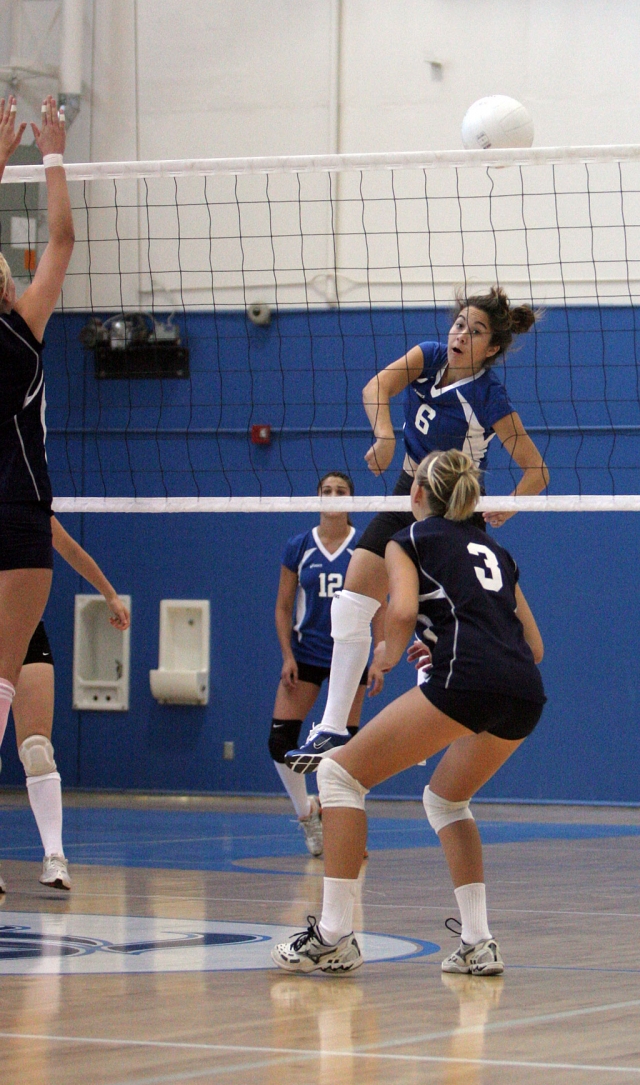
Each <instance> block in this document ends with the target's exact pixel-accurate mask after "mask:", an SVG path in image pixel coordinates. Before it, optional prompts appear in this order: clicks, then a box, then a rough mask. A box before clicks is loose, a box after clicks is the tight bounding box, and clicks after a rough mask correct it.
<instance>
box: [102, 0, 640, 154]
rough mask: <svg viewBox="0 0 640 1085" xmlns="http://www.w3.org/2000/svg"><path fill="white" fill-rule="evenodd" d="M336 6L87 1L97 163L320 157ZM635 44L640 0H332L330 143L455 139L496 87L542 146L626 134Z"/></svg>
mask: <svg viewBox="0 0 640 1085" xmlns="http://www.w3.org/2000/svg"><path fill="white" fill-rule="evenodd" d="M334 3H335V0H232V2H230V0H160V2H159V0H138V3H137V13H138V15H137V27H135V26H134V5H133V4H132V3H131V2H130V0H129V2H128V0H95V3H94V20H95V30H94V55H93V103H92V104H93V125H92V132H93V134H92V147H91V150H92V157H93V158H94V159H96V160H100V159H101V160H105V159H117V158H122V157H136V156H138V157H140V158H179V157H217V156H236V155H237V156H244V155H260V154H306V153H322V152H326V151H328V150H329V149H330V123H329V115H330V114H329V111H330V97H331V84H332V66H331V40H332V37H331V25H332V24H331V15H332V8H333V7H334ZM639 40H640V5H638V4H637V2H636V0H616V3H615V5H612V4H611V3H610V2H607V0H554V3H551V4H550V3H549V2H548V0H342V34H341V43H342V79H341V102H340V118H341V148H340V149H341V150H343V151H351V152H358V151H374V150H378V151H383V150H421V149H424V150H434V149H442V148H455V147H459V146H460V122H461V120H462V117H463V115H464V112H465V110H466V108H467V107H468V106H469V105H470V104H471V102H473V101H475V100H476V99H477V98H480V97H483V96H484V95H486V94H492V93H505V94H511V95H513V96H514V97H516V98H518V99H519V100H520V101H522V102H524V104H525V105H527V106H528V108H529V109H530V111H531V113H532V115H533V118H534V122H535V125H536V141H535V142H536V144H537V145H538V146H542V145H557V144H585V143H587V144H588V143H591V144H595V143H633V142H636V141H637V140H638V139H639V138H640V133H639V130H638V126H637V124H636V116H635V113H636V111H635V109H633V108H629V103H630V102H631V103H635V102H636V101H637V100H638V98H640V70H639V66H638V63H637V55H636V54H637V42H638V41H639ZM430 60H438V61H440V62H441V63H442V64H443V69H442V76H443V78H442V80H441V81H439V82H438V81H434V79H433V78H432V69H431V67H430V64H429V61H430ZM132 84H135V93H133V92H132ZM136 101H137V132H133V131H132V127H133V125H134V122H135V113H136Z"/></svg>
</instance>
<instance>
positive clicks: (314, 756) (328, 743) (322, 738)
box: [284, 727, 351, 774]
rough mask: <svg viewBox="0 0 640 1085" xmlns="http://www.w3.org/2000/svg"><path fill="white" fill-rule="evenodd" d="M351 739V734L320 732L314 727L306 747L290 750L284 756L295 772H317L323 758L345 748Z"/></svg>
mask: <svg viewBox="0 0 640 1085" xmlns="http://www.w3.org/2000/svg"><path fill="white" fill-rule="evenodd" d="M350 738H351V735H350V734H346V735H338V734H336V732H335V731H320V730H318V729H316V728H315V727H314V728H312V729H311V731H309V734H308V735H307V740H306V742H305V743H304V746H301V747H300V749H299V750H289V751H288V752H287V753H286V754H285V755H284V761H285V765H288V766H289V768H290V769H293V771H294V772H300V773H305V774H306V773H308V772H315V771H316V769H317V768H318V765H319V764H320V762H321V761H322V758H323V757H326V756H327V754H328V753H331V751H332V750H335V749H336V748H337V747H338V746H344V745H345V744H346V743H347V742H348V741H349V739H350Z"/></svg>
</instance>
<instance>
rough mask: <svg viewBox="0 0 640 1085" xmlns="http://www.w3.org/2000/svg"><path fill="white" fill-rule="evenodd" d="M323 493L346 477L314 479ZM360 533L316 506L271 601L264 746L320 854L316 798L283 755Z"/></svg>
mask: <svg viewBox="0 0 640 1085" xmlns="http://www.w3.org/2000/svg"><path fill="white" fill-rule="evenodd" d="M318 494H319V495H320V496H322V497H348V496H350V495H352V494H353V482H352V481H351V479H350V478H349V477H348V476H347V475H344V474H342V472H341V471H331V472H330V473H329V474H327V475H325V476H324V478H322V479H321V480H320V483H319V485H318ZM358 538H359V533H358V532H356V529H355V528H354V527H353V526H352V525H351V524H350V522H349V517H348V514H347V513H346V512H323V513H322V514H321V516H320V523H319V524H318V526H317V527H314V528H312V530H311V531H305V532H304V533H303V534H301V535H294V536H293V538H291V539H289V541H288V543H287V545H286V546H285V549H284V554H283V556H282V568H281V570H280V585H279V588H278V598H277V601H276V615H275V617H276V630H277V633H278V640H279V641H280V648H281V650H282V671H281V674H280V684H279V686H278V692H277V694H276V703H275V706H274V709H273V719H272V721H271V731H270V734H269V752H270V754H271V756H272V758H273V761H274V764H275V767H276V771H277V773H278V775H279V776H280V779H281V780H282V782H283V784H284V786H285V788H286V790H287V793H288V794H289V797H290V798H291V801H292V803H293V805H294V807H295V811H296V813H297V815H298V818H299V820H300V825H301V826H302V829H303V830H304V834H305V841H306V844H307V847H308V849H309V851H310V852H311V854H312V855H321V854H322V825H321V822H320V810H319V806H318V800H317V798H316V797H315V796H314V795H311V796H310V795H308V794H307V788H306V782H305V779H304V776H300V775H297V774H296V773H294V772H293V771H292V770H291V769H290V768H289V767H288V766H287V765H286V764H285V761H284V755H285V754H286V753H287V751H290V750H291V749H292V748H293V747H295V746H296V745H297V742H298V737H299V735H300V728H301V727H302V722H303V720H304V718H305V716H306V715H307V714H308V713H309V712H310V711H311V709H312V708H313V706H314V704H315V702H316V700H317V697H318V693H319V692H320V687H321V685H322V683H323V682H324V680H325V679H326V678H329V673H330V669H331V654H332V650H333V642H332V640H331V602H332V600H333V597H334V595H335V593H336V592H338V591H340V590H341V588H342V585H343V582H344V577H345V574H346V571H347V567H348V565H349V561H350V559H351V557H352V555H353V551H354V548H355V545H356V542H357V540H358ZM366 681H367V678H366V670H365V671H364V674H363V673H362V672H361V674H360V675H359V682H360V685H359V688H358V691H357V693H356V696H355V699H354V702H353V705H352V706H351V709H350V712H349V715H348V719H347V726H348V727H349V728H350V729H351V731H352V733H355V732H356V731H357V729H358V723H359V720H360V712H361V710H362V701H363V698H364V693H365V687H366Z"/></svg>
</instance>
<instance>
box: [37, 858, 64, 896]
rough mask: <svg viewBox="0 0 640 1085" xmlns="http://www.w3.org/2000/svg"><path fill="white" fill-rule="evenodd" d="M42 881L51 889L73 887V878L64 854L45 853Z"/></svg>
mask: <svg viewBox="0 0 640 1085" xmlns="http://www.w3.org/2000/svg"><path fill="white" fill-rule="evenodd" d="M40 881H41V882H42V884H43V885H48V886H50V888H51V889H71V878H70V877H69V869H68V867H67V860H66V859H65V857H64V855H45V857H44V859H43V861H42V874H41V875H40Z"/></svg>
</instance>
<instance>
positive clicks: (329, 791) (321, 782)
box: [316, 757, 369, 810]
mask: <svg viewBox="0 0 640 1085" xmlns="http://www.w3.org/2000/svg"><path fill="white" fill-rule="evenodd" d="M316 776H317V778H318V792H319V794H320V805H321V806H322V807H323V808H324V809H327V810H328V809H330V808H331V807H332V806H347V807H349V808H350V809H352V810H364V797H365V795H367V794H368V793H369V789H368V788H367V787H363V786H362V784H360V783H358V781H357V780H355V779H354V778H353V776H351V775H350V774H349V773H348V772H347V770H346V769H343V767H342V765H339V764H338V762H337V761H334V760H333V758H332V757H323V758H322V761H321V762H320V764H319V765H318V771H317V773H316Z"/></svg>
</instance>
